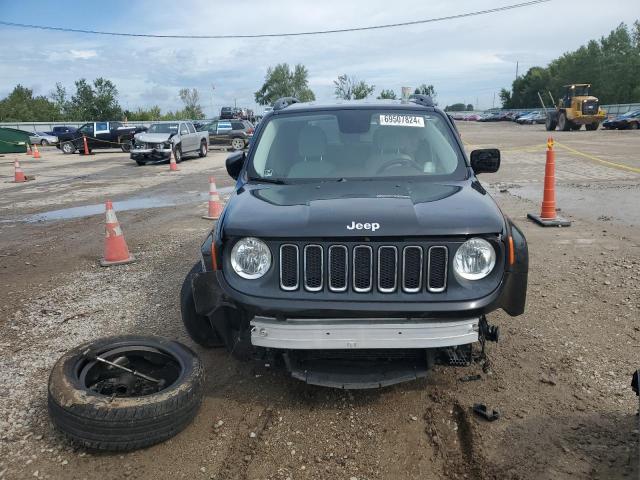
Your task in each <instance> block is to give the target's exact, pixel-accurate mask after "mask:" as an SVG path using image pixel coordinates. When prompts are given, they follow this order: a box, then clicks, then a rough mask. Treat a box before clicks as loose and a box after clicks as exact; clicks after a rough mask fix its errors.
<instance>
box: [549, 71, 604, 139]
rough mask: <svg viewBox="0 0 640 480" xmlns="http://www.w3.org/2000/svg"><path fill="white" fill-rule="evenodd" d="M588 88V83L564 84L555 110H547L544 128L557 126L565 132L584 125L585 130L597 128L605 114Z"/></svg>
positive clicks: (553, 128)
mask: <svg viewBox="0 0 640 480" xmlns="http://www.w3.org/2000/svg"><path fill="white" fill-rule="evenodd" d="M590 88H591V84H588V83H576V84H573V85H565V86H564V89H565V91H564V95H563V96H562V97H561V98H560V99H558V104H557V106H556V107H555V110H549V111H548V112H547V121H546V123H545V126H546V129H547V130H549V131H551V130H555V129H556V127H558V130H562V131H565V132H567V131H569V130H580V128H581V127H582V125H584V126H585V128H586V129H587V130H597V129H598V126H599V125H600V122H602V121H603V120H604V119H605V118H606V116H607V115H606V112H605V111H604V110H602V109H601V108H600V104H599V102H598V99H597V98H596V97H593V96H591V95H589V89H590ZM549 95H551V94H549Z"/></svg>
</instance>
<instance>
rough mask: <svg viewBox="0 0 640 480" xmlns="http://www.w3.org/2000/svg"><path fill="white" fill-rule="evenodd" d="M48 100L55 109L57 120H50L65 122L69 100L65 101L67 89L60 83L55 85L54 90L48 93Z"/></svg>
mask: <svg viewBox="0 0 640 480" xmlns="http://www.w3.org/2000/svg"><path fill="white" fill-rule="evenodd" d="M49 98H50V99H51V101H52V102H53V104H54V105H55V107H56V110H57V114H58V118H54V119H52V120H65V119H66V118H67V116H68V115H69V100H68V99H67V89H66V88H64V86H63V85H62V84H61V83H60V82H57V83H56V88H55V90H52V91H51V92H50V93H49Z"/></svg>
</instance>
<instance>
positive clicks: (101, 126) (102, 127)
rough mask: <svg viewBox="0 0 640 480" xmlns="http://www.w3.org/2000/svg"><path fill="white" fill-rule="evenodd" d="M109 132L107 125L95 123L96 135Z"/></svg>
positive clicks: (105, 123)
mask: <svg viewBox="0 0 640 480" xmlns="http://www.w3.org/2000/svg"><path fill="white" fill-rule="evenodd" d="M108 131H109V124H108V123H107V122H96V135H97V134H99V133H106V132H108Z"/></svg>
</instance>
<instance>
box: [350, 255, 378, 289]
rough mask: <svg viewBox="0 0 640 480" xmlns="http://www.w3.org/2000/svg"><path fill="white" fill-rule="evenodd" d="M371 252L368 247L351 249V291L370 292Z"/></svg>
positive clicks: (371, 282)
mask: <svg viewBox="0 0 640 480" xmlns="http://www.w3.org/2000/svg"><path fill="white" fill-rule="evenodd" d="M372 277H373V250H372V249H371V247H369V246H368V245H358V246H357V247H354V248H353V289H354V290H355V291H356V292H358V293H364V292H370V291H371V287H372V284H373V279H372Z"/></svg>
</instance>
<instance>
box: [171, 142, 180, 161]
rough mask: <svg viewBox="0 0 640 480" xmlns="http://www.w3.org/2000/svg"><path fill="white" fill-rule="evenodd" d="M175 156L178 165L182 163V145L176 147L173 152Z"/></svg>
mask: <svg viewBox="0 0 640 480" xmlns="http://www.w3.org/2000/svg"><path fill="white" fill-rule="evenodd" d="M173 156H174V157H175V159H176V163H180V162H181V161H182V149H181V148H180V145H176V148H175V150H174V151H173Z"/></svg>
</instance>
